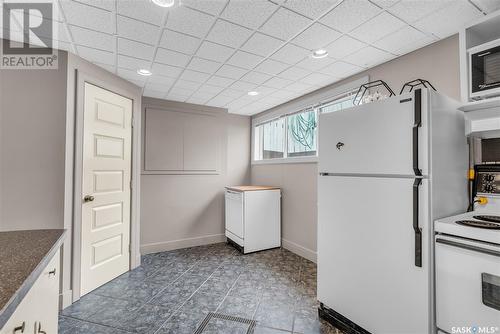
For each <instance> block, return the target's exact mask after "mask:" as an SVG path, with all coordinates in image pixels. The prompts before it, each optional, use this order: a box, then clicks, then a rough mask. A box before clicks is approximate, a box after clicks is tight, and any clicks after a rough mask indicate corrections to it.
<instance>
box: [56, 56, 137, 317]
mask: <svg viewBox="0 0 500 334" xmlns="http://www.w3.org/2000/svg"><path fill="white" fill-rule="evenodd" d="M82 65H83V64H82ZM72 70H74V73H68V78H73V79H74V81H73V83H74V87H73V88H74V91H71V90H72V89H71V82H70V80H68V84H69V85H68V87H69V88H68V101H67V103H68V113H67V120H66V123H67V129H66V130H67V136H66V138H67V139H66V181H65V186H66V189H65V193H66V196H65V208H66V209H65V224H64V225H65V228H66V229H68V230H69V232H70V233H68V234H69V235H71V242H70V243H68V242H66V245H65V247H64V248H63V252H64V251H65V253H66V254H65V255H63V265H65V266H66V268H65V269H63V274H62V275H63V286H62V290H63V292H62V296H61V305H62V308H64V307H67V306H69V305H71V303H74V302H76V301H77V300H79V299H80V297H81V247H82V242H81V237H82V235H81V224H82V207H81V194H82V181H83V135H84V122H83V117H84V102H85V99H84V93H85V83H89V84H92V85H94V86H97V87H100V88H102V89H105V90H107V91H110V92H112V93H114V94H118V95H121V96H123V97H125V98H128V99H130V100H131V101H132V147H131V149H132V152H131V153H132V155H131V181H132V189H131V202H130V211H131V212H130V264H129V269H134V268H136V267H138V266H139V265H140V261H141V256H140V197H139V196H140V157H141V153H140V147H141V145H140V140H141V139H140V131H141V124H140V122H141V117H140V112H141V95H140V93H139V94H137V92H134V91H132V90H129V89H127V87H124V85H121V84H120V83H119V82H118V78H117V83H116V84H114V83H110V82H109V81H108V80H106V78H102V75H100V73H96V74H95V75H93V74H89V73H87V72H84V71H82V70H80V69H77V68H76V67H75V69H72V68H71V67H69V69H68V71H72ZM120 80H121V79H120ZM71 95H73V98H71ZM71 104H72V105H71ZM69 174H70V175H69ZM67 244H69V245H67ZM65 280H66V282H65ZM68 290H69V291H68Z"/></svg>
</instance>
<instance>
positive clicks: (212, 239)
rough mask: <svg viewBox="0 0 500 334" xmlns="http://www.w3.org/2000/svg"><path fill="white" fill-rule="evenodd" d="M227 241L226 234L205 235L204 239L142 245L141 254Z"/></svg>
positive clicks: (197, 238)
mask: <svg viewBox="0 0 500 334" xmlns="http://www.w3.org/2000/svg"><path fill="white" fill-rule="evenodd" d="M225 241H226V236H225V235H224V234H213V235H204V236H202V237H196V238H186V239H179V240H171V241H164V242H155V243H150V244H143V245H141V254H151V253H158V252H166V251H170V250H174V249H180V248H187V247H195V246H203V245H210V244H215V243H219V242H225Z"/></svg>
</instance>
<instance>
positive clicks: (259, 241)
mask: <svg viewBox="0 0 500 334" xmlns="http://www.w3.org/2000/svg"><path fill="white" fill-rule="evenodd" d="M261 188H262V190H255V189H261ZM266 188H268V187H250V186H246V187H245V186H242V187H231V188H228V189H226V237H227V238H228V239H230V240H231V241H232V242H233V243H235V244H237V245H238V246H240V248H241V250H242V252H243V253H251V252H256V251H260V250H264V249H270V248H276V247H280V246H281V190H280V189H277V188H270V189H266ZM245 189H252V190H245Z"/></svg>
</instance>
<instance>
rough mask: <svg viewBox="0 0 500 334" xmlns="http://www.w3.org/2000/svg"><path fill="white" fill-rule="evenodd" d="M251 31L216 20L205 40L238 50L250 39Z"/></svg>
mask: <svg viewBox="0 0 500 334" xmlns="http://www.w3.org/2000/svg"><path fill="white" fill-rule="evenodd" d="M251 33H252V31H251V30H249V29H247V28H243V27H241V26H238V25H236V24H233V23H230V22H227V21H224V20H217V22H216V23H215V25H214V26H213V28H212V30H210V33H209V34H208V36H207V38H206V39H207V40H208V41H211V42H215V43H219V44H222V45H226V46H230V47H234V48H238V47H240V46H241V45H242V44H243V43H244V42H245V41H246V40H247V39H248V37H250V35H251Z"/></svg>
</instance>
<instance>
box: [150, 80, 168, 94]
mask: <svg viewBox="0 0 500 334" xmlns="http://www.w3.org/2000/svg"><path fill="white" fill-rule="evenodd" d="M170 87H171V86H170V85H161V84H156V83H152V82H148V83H147V84H146V86H145V87H144V89H145V90H152V91H157V92H163V95H165V94H166V93H167V92H168V91H169V89H170Z"/></svg>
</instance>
